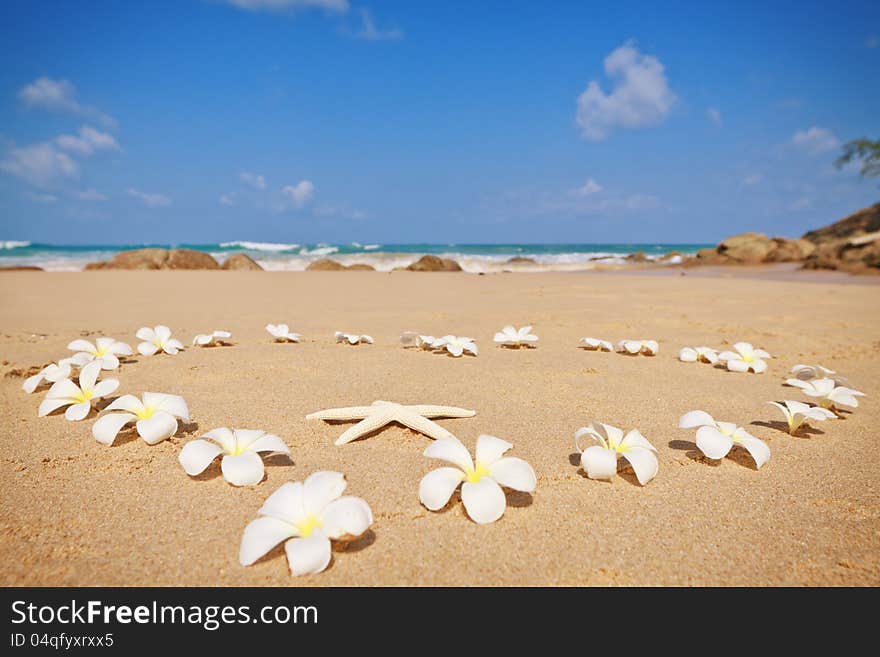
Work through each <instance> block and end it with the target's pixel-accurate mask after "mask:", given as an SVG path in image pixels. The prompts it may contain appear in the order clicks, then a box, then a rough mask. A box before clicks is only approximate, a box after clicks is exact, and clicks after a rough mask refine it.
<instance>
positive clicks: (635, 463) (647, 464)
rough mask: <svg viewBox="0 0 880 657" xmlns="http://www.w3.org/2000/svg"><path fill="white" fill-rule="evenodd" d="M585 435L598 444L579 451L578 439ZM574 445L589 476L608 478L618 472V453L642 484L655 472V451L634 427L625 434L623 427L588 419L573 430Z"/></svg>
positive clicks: (650, 478) (656, 466) (652, 476)
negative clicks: (585, 424)
mask: <svg viewBox="0 0 880 657" xmlns="http://www.w3.org/2000/svg"><path fill="white" fill-rule="evenodd" d="M584 436H589V437H590V438H592V439H593V440H595V441H596V442H597V443H599V444H598V445H592V446H590V447H587V448H586V449H585V450H581V446H580V442H579V441H580V439H581V438H583V437H584ZM574 444H575V445H576V446H577V449H578V451H579V452H581V467H582V468H583V469H584V471H585V472H586V473H587V476H588V477H589V478H590V479H607V480H609V481H610V480H611V478H612V477H613V476H614V475H615V474H616V473H617V459H618V457H620V456H622V457H623V458H625V459H626V460H627V461H629V464H630V465H631V466H632V469H633V470H634V471H635V473H636V479H638V480H639V483H640V484H641V485H642V486H644V485H645V484H647V483H648V482H649V481H651V480H652V479H653V478H654V477H655V476H656V475H657V470H658V468H659V466H658V464H657V456H656V452H657V450H656V449H654V446H653V445H652V444H651V443H649V442H648V440H647V438H645V437H644V436H643V435H642V434H641V433H639V430H638V429H633V430H631V431H630V432H629V433H627V434H626V435H625V436H624V435H623V429H618V428H617V427H612V426H611V425H610V424H602V423H601V422H591V423H590V425H589V426H586V427H581V428H580V429H578V430H577V431H575V434H574Z"/></svg>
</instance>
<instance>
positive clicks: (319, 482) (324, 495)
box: [302, 470, 348, 515]
mask: <svg viewBox="0 0 880 657" xmlns="http://www.w3.org/2000/svg"><path fill="white" fill-rule="evenodd" d="M347 485H348V484H347V483H346V481H345V475H343V474H342V473H341V472H333V471H330V470H321V471H318V472H315V473H313V474H311V475H309V476H308V477H307V478H306V480H305V481H304V482H303V497H302V500H303V501H302V505H303V511H305V513H306V515H320V514H321V512H322V511H323V510H324V507H326V506H327V505H328V504H330V502H332V501H333V500H335V499H338V498H339V496H340V495H342V493H343V492H344V491H345V487H346V486H347Z"/></svg>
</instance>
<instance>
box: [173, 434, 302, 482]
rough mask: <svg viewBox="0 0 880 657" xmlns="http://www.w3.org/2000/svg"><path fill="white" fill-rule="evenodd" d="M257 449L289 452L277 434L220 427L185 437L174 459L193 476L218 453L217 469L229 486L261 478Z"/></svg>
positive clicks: (201, 470) (261, 466)
mask: <svg viewBox="0 0 880 657" xmlns="http://www.w3.org/2000/svg"><path fill="white" fill-rule="evenodd" d="M206 438H207V440H205V439H206ZM260 452H281V453H283V454H290V448H289V447H288V446H287V445H285V444H284V441H283V440H281V438H279V437H278V436H274V435H272V434H270V433H266V432H265V431H260V430H258V429H227V428H226V427H222V428H220V429H213V430H211V431H209V432H208V433H206V434H205V435H204V436H202V437H201V438H197V439H196V440H191V441H189V442H188V443H187V444H186V445H184V446H183V449H182V450H181V451H180V455H179V457H178V460H179V461H180V465H182V466H183V469H184V470H186V474H188V475H190V476H191V477H194V476H196V475H198V474H201V473H202V472H204V471H205V469H206V468H207V467H208V466H209V465H211V463H212V462H213V461H214V459H216V458H217V457H218V456H220V455H221V454H222V455H223V458H222V459H221V460H220V470H221V471H222V472H223V478H224V479H225V480H226V481H227V482H229V483H230V484H232V485H233V486H252V485H254V484H258V483H260V482H261V481H262V480H263V474H264V472H265V468H264V467H263V459H262V458H260V454H259V453H260Z"/></svg>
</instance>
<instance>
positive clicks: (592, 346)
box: [578, 338, 614, 351]
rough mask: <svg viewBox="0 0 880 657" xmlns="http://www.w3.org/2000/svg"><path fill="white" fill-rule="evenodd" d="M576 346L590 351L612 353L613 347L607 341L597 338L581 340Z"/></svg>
mask: <svg viewBox="0 0 880 657" xmlns="http://www.w3.org/2000/svg"><path fill="white" fill-rule="evenodd" d="M578 344H580V345H581V347H583V348H584V349H589V350H591V351H614V345H613V344H611V343H610V342H608V340H600V339H599V338H581V339H580V340H578Z"/></svg>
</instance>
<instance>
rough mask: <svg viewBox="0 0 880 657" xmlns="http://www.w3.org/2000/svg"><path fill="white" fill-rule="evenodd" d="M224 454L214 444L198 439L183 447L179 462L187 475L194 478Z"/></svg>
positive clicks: (178, 458)
mask: <svg viewBox="0 0 880 657" xmlns="http://www.w3.org/2000/svg"><path fill="white" fill-rule="evenodd" d="M222 453H223V450H222V449H220V448H219V447H218V446H217V445H215V444H214V443H212V442H209V441H207V440H201V439H198V438H197V439H196V440H191V441H189V442H188V443H187V444H186V445H184V446H183V449H181V450H180V454H178V456H177V460H178V461H179V462H180V465H182V466H183V469H184V470H185V471H186V474H188V475H190V476H191V477H194V476H195V475H198V474H201V473H203V472H204V471H205V469H206V468H207V467H208V466H209V465H211V462H212V461H213V460H214V459H216V458H217V457H218V456H219V455H220V454H222Z"/></svg>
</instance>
